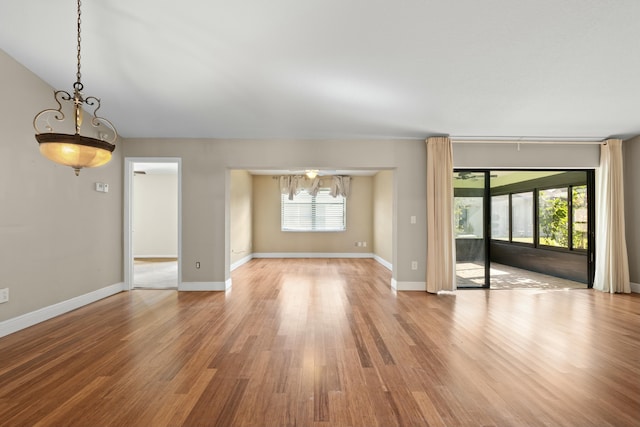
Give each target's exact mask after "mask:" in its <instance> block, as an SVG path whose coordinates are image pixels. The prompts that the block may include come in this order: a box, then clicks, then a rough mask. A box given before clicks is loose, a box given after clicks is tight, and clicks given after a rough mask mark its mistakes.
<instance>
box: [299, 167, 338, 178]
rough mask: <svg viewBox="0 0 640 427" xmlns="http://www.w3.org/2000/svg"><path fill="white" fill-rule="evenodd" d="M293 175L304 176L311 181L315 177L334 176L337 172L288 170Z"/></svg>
mask: <svg viewBox="0 0 640 427" xmlns="http://www.w3.org/2000/svg"><path fill="white" fill-rule="evenodd" d="M289 172H291V173H292V174H293V175H306V176H307V178H309V179H313V178H315V177H316V176H327V175H335V174H337V171H335V170H326V169H325V170H320V169H299V170H289Z"/></svg>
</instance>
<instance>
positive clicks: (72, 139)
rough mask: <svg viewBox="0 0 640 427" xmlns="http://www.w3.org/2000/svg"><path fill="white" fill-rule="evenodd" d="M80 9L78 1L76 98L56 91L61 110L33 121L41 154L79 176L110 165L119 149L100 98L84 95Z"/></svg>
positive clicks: (43, 113)
mask: <svg viewBox="0 0 640 427" xmlns="http://www.w3.org/2000/svg"><path fill="white" fill-rule="evenodd" d="M80 6H81V3H80V0H78V20H77V29H78V38H77V40H78V46H77V51H78V55H77V58H78V63H77V72H76V82H75V83H74V84H73V95H71V94H70V93H69V92H67V91H64V90H57V91H55V92H54V95H53V97H54V99H55V101H56V103H57V104H58V108H57V109H54V108H49V109H46V110H42V111H41V112H39V113H38V114H36V116H35V117H34V119H33V127H34V128H35V130H36V140H37V141H38V144H40V153H41V154H42V155H43V156H45V157H46V158H47V159H49V160H51V161H53V162H56V163H58V164H61V165H65V166H71V167H72V168H73V169H74V170H75V172H76V176H78V175H79V174H80V169H82V168H93V167H97V166H102V165H104V164H106V163H108V162H109V160H111V153H112V152H113V150H114V149H115V148H116V146H115V145H114V143H115V142H116V139H118V132H117V131H116V128H115V127H114V126H113V124H112V123H111V122H110V121H109V120H107V119H105V118H104V117H100V116H99V115H98V114H97V113H98V110H99V109H100V99H98V98H96V97H94V96H87V97H85V96H84V95H83V94H82V89H83V88H84V86H83V84H82V82H81V77H82V74H81V73H80V58H81V55H80V53H81V50H80V42H81V37H80V23H81V19H80V16H81V12H80ZM85 109H86V110H90V111H92V113H89V114H90V118H89V119H90V120H88V123H85V125H84V126H83V123H84V121H83V116H84V114H85ZM65 113H66V114H65ZM67 115H69V116H71V117H73V121H72V120H71V119H69V120H65V118H66V117H67ZM74 131H75V132H74ZM64 132H67V133H64ZM81 132H83V133H84V135H83V134H81Z"/></svg>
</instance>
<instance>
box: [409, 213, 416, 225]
mask: <svg viewBox="0 0 640 427" xmlns="http://www.w3.org/2000/svg"><path fill="white" fill-rule="evenodd" d="M410 220H411V224H415V223H416V216H415V215H411V218H410Z"/></svg>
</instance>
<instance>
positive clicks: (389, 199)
mask: <svg viewBox="0 0 640 427" xmlns="http://www.w3.org/2000/svg"><path fill="white" fill-rule="evenodd" d="M373 253H374V254H375V255H377V256H378V257H380V258H382V259H383V260H384V261H386V262H388V263H391V259H392V258H393V257H392V255H393V171H390V170H387V171H381V172H378V173H377V174H376V175H375V176H374V177H373Z"/></svg>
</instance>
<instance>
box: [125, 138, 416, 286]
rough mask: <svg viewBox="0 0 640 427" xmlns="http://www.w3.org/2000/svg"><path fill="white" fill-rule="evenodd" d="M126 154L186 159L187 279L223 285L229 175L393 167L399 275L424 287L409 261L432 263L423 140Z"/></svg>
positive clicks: (212, 144) (130, 144)
mask: <svg viewBox="0 0 640 427" xmlns="http://www.w3.org/2000/svg"><path fill="white" fill-rule="evenodd" d="M125 156H127V157H180V158H182V188H183V191H182V224H183V227H182V259H183V270H182V278H183V279H182V280H183V282H204V283H211V282H213V283H214V284H217V285H219V284H221V283H225V282H226V281H227V279H229V278H230V274H229V271H230V264H231V262H230V253H231V250H230V243H229V241H230V238H229V234H230V233H229V228H230V221H229V217H230V209H229V204H230V203H229V197H230V194H229V190H228V186H229V183H230V170H234V169H242V170H251V169H281V170H282V169H286V170H289V169H301V168H302V169H304V168H314V169H322V168H327V169H328V168H330V169H395V188H396V190H395V194H394V200H395V201H396V211H395V213H396V215H395V216H394V220H395V217H397V218H404V219H406V221H402V222H400V221H398V225H397V227H395V226H394V232H393V240H394V243H393V245H394V247H393V255H392V257H393V258H394V259H392V260H391V262H392V264H393V265H394V270H393V278H394V280H396V282H397V283H398V285H399V287H400V288H402V287H403V286H404V282H408V284H409V285H410V286H414V285H415V284H416V283H417V284H420V283H421V284H422V285H423V286H424V282H425V269H424V265H423V264H424V263H421V264H420V265H419V268H418V270H411V260H413V259H418V260H421V259H426V239H425V238H424V236H426V186H425V184H424V183H425V182H426V171H425V170H426V145H425V143H424V141H420V140H350V141H344V140H342V141H341V140H330V141H311V140H268V141H265V140H211V139H168V138H167V139H162V138H160V139H155V138H148V139H128V140H127V141H126V143H125ZM416 183H418V184H416ZM255 191H256V189H255V188H254V192H255ZM412 215H415V216H416V217H417V224H416V225H410V224H409V220H408V219H409V217H410V216H412ZM368 250H369V251H370V248H369V249H368ZM253 251H254V252H257V248H255V247H254V249H253ZM396 258H398V259H400V260H401V262H396V260H395V259H396ZM196 261H199V262H200V263H201V268H200V269H196V268H195V262H196Z"/></svg>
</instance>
